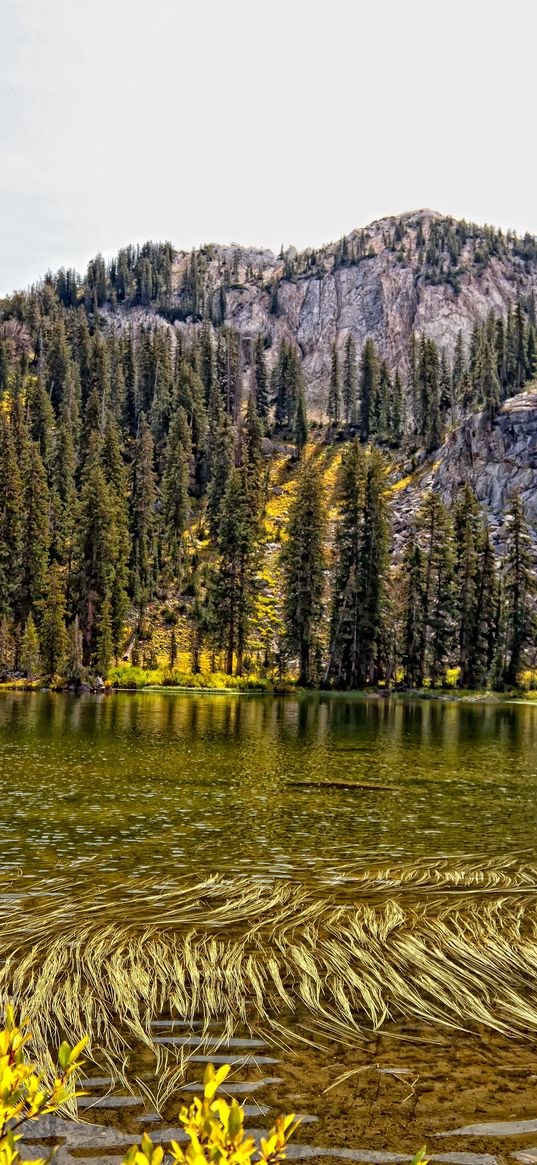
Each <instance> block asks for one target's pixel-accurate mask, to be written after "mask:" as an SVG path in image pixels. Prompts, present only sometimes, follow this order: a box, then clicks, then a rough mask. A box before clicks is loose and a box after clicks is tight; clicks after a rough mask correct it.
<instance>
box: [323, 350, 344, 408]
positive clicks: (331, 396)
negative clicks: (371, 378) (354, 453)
mask: <svg viewBox="0 0 537 1165" xmlns="http://www.w3.org/2000/svg"><path fill="white" fill-rule="evenodd" d="M326 411H327V417H328V424H329V425H330V427H331V428H333V429H337V428H338V426H339V424H340V421H341V381H340V375H339V355H338V350H337V346H336V344H335V343H334V344H332V367H331V371H330V387H329V390H328V404H327V409H326Z"/></svg>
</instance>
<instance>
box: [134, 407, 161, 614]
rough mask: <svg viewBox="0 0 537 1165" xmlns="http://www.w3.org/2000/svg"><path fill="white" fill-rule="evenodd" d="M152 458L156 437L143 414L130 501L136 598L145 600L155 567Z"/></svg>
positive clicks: (135, 453) (154, 496)
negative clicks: (154, 437) (153, 436)
mask: <svg viewBox="0 0 537 1165" xmlns="http://www.w3.org/2000/svg"><path fill="white" fill-rule="evenodd" d="M153 458H154V446H153V438H152V436H151V432H150V429H149V426H148V424H147V420H146V417H145V414H144V415H142V418H141V422H140V431H139V434H138V440H137V442H136V448H135V452H134V460H133V466H132V501H131V535H132V557H131V562H132V575H133V591H134V595H135V601H136V602H138V603H142V604H143V603H144V602H145V600H146V599H147V596H148V595H149V592H150V590H151V584H152V582H153V580H154V568H155V544H154V540H155V532H156V517H155V502H156V485H155V472H154V469H153Z"/></svg>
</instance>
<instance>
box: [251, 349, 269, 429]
mask: <svg viewBox="0 0 537 1165" xmlns="http://www.w3.org/2000/svg"><path fill="white" fill-rule="evenodd" d="M254 366H255V403H256V405H257V412H258V415H259V417H260V418H261V420H262V421H266V419H267V417H268V414H269V382H268V372H267V362H266V360H265V345H264V343H263V337H262V335H261V332H259V334H258V336H257V339H256V342H255V353H254Z"/></svg>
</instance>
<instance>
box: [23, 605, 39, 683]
mask: <svg viewBox="0 0 537 1165" xmlns="http://www.w3.org/2000/svg"><path fill="white" fill-rule="evenodd" d="M40 664H41V656H40V654H39V637H38V634H37V629H36V625H35V623H34V620H33V618H32V615H31V614H30V615H28V618H27V620H26V623H25V627H24V631H23V635H22V640H21V650H20V665H21V669H22V671H23V672H24V674H25V676H26V677H27V679H29V680H33V679H35V677H36V676H37V675H38V674H39V667H40Z"/></svg>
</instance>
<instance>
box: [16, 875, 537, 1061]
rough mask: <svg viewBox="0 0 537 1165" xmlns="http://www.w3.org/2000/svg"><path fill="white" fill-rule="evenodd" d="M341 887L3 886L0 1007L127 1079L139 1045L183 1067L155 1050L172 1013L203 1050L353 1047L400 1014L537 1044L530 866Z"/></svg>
mask: <svg viewBox="0 0 537 1165" xmlns="http://www.w3.org/2000/svg"><path fill="white" fill-rule="evenodd" d="M343 874H344V876H342V882H341V884H338V886H337V888H335V889H334V890H333V891H332V892H331V894H330V895H328V894H325V896H323V897H321V896H320V895H319V890H318V888H317V890H314V889H311V888H307V887H305V886H302V885H296V884H293V883H291V882H283V881H274V882H263V881H259V880H255V879H248V878H242V877H240V878H239V877H236V878H226V877H223V876H218V877H216V876H215V877H211V878H208V879H206V880H204V881H201V882H198V883H197V884H192V883H187V882H184V883H175V882H174V883H171V882H170V881H168V882H164V881H163V882H162V883H156V882H152V883H149V882H147V883H145V884H144V883H142V882H141V880H139V879H132V880H130V881H129V882H126V883H124V884H123V885H122V887H121V890H120V891H119V890H118V887H117V885H116V886H114V887H106V886H102V887H101V888H99V889H96V888H95V887H94V886H93V887H91V888H89V887H88V886H87V884H85V883H84V882H83V881H82V880H81V879H78V880H76V879H75V878H72V879H69V878H64V877H61V876H58V878H54V879H53V880H51V881H48V882H47V884H46V885H45V886H44V887H42V889H41V891H40V892H39V893H36V892H35V890H34V892H33V893H28V891H27V890H26V889H25V888H24V886H21V885H17V884H13V883H11V884H10V885H9V887H8V886H5V887H0V894H1V895H2V915H1V920H0V939H1V950H2V960H3V961H2V966H1V968H0V1000H1V1001H3V1002H4V1003H5V1002H7V1001H8V1000H9V1001H10V1002H12V1004H13V1005H14V1007H15V1009H16V1013H17V1014H18V1015H21V1016H22V1015H23V1014H24V1015H28V1016H29V1018H30V1020H31V1026H32V1030H33V1033H34V1040H35V1041H36V1044H37V1046H38V1048H39V1049H40V1051H41V1056H42V1059H43V1061H44V1060H45V1057H46V1049H47V1048H50V1047H52V1048H53V1047H54V1046H55V1045H57V1043H58V1039H59V1037H60V1036H62V1037H63V1036H65V1037H66V1038H67V1039H68V1040H70V1041H72V1042H75V1041H77V1040H78V1039H79V1038H80V1037H81V1036H82V1035H83V1034H84V1033H86V1032H87V1033H89V1035H90V1041H91V1042H90V1054H93V1055H95V1056H97V1058H98V1059H99V1060H101V1062H102V1061H103V1060H104V1061H106V1062H108V1063H109V1064H110V1066H111V1068H112V1069H113V1071H114V1073H115V1075H116V1076H117V1075H121V1076H124V1071H125V1064H126V1060H127V1057H128V1054H129V1046H130V1044H131V1042H132V1041H142V1042H143V1043H144V1044H145V1045H146V1046H147V1047H148V1048H150V1049H151V1050H152V1051H153V1053H154V1055H155V1057H156V1071H157V1073H158V1071H159V1069H160V1068H162V1066H163V1064H164V1062H165V1061H166V1060H167V1058H168V1056H169V1054H170V1052H172V1053H173V1054H174V1056H175V1069H174V1074H175V1078H177V1068H179V1070H181V1068H182V1066H183V1064H184V1062H185V1061H186V1060H187V1059H188V1055H189V1049H187V1048H185V1047H184V1046H183V1045H181V1044H180V1043H178V1044H177V1045H176V1046H174V1045H173V1044H172V1045H165V1044H163V1043H162V1042H160V1039H161V1036H162V1032H161V1033H160V1036H159V1031H158V1029H156V1027H155V1021H157V1020H158V1018H159V1017H160V1016H162V1015H170V1016H173V1017H176V1018H177V1020H178V1021H181V1022H182V1023H184V1024H185V1025H187V1027H188V1025H189V1024H190V1023H192V1022H193V1021H196V1024H197V1026H196V1030H197V1031H199V1033H200V1034H199V1042H200V1044H201V1045H203V1043H204V1041H207V1040H208V1038H209V1029H210V1028H211V1029H212V1028H213V1025H216V1031H217V1032H218V1033H219V1037H218V1038H220V1039H221V1040H222V1041H225V1040H226V1039H228V1038H230V1037H231V1036H232V1035H233V1033H234V1032H235V1031H237V1030H242V1029H243V1028H244V1027H246V1028H247V1029H249V1031H250V1032H251V1033H252V1034H255V1035H260V1036H262V1038H263V1039H264V1040H266V1041H267V1042H268V1043H269V1044H272V1045H273V1046H275V1047H292V1046H293V1044H295V1043H296V1041H297V1040H305V1041H307V1042H308V1041H309V1042H312V1043H314V1044H315V1043H316V1042H319V1041H320V1040H322V1039H323V1038H326V1037H328V1036H330V1037H336V1038H337V1039H338V1040H340V1041H342V1042H347V1043H352V1042H354V1041H355V1040H357V1039H359V1038H360V1037H361V1036H362V1035H363V1034H364V1033H365V1032H366V1031H368V1030H370V1029H371V1028H375V1029H378V1028H379V1027H381V1025H382V1024H383V1023H384V1022H385V1021H386V1020H388V1019H402V1018H404V1019H414V1020H417V1021H425V1022H426V1023H427V1024H442V1025H448V1026H452V1027H456V1028H468V1027H471V1026H474V1025H478V1024H485V1025H487V1026H488V1027H490V1028H494V1029H496V1030H497V1031H500V1032H503V1033H514V1032H516V1033H521V1032H522V1033H525V1034H530V1035H534V1034H535V1033H536V1032H537V980H536V978H535V966H536V962H537V869H536V868H535V867H532V866H531V865H530V864H529V863H528V862H527V861H526V862H525V861H523V860H521V859H506V860H505V861H501V862H497V863H494V864H492V863H490V862H488V863H487V862H486V861H485V860H484V859H482V858H476V859H473V860H472V861H471V862H470V861H468V859H463V858H460V859H457V860H454V859H453V858H449V859H448V858H443V859H439V860H437V861H435V862H434V863H432V862H428V863H427V862H425V861H423V862H420V861H418V862H416V863H413V864H412V865H410V864H404V863H402V862H401V863H397V864H395V863H394V864H391V865H388V864H381V863H379V862H378V860H377V861H375V860H374V859H373V858H371V859H370V860H369V861H368V862H364V863H362V864H361V865H360V867H356V866H355V867H354V868H353V869H352V870H351V869H346V870H345V871H344V872H342V875H343ZM336 894H337V897H336ZM200 1021H201V1023H200ZM215 1047H216V1043H215V1036H214V1031H212V1033H211V1051H214V1050H215ZM190 1051H191V1049H190Z"/></svg>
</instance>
